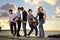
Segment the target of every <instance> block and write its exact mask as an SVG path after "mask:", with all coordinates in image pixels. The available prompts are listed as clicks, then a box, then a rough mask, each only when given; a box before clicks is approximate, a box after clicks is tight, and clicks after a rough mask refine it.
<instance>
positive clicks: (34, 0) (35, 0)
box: [24, 0, 42, 5]
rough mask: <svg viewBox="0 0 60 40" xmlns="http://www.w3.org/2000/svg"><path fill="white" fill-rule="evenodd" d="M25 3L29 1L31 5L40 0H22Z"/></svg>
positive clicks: (36, 3)
mask: <svg viewBox="0 0 60 40" xmlns="http://www.w3.org/2000/svg"><path fill="white" fill-rule="evenodd" d="M24 1H25V2H26V3H29V4H31V5H38V4H39V2H40V1H42V0H24Z"/></svg>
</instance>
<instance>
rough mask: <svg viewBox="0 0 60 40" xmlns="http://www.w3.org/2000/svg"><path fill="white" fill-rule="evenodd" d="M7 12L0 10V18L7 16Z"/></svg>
mask: <svg viewBox="0 0 60 40" xmlns="http://www.w3.org/2000/svg"><path fill="white" fill-rule="evenodd" d="M8 15H9V14H8V13H7V12H0V18H3V17H8Z"/></svg>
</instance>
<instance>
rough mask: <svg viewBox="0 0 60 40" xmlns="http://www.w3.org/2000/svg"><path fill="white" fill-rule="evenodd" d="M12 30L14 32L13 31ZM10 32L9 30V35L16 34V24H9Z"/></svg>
mask: <svg viewBox="0 0 60 40" xmlns="http://www.w3.org/2000/svg"><path fill="white" fill-rule="evenodd" d="M13 28H14V31H13ZM10 30H11V34H16V23H14V22H11V23H10Z"/></svg>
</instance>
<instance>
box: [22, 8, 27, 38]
mask: <svg viewBox="0 0 60 40" xmlns="http://www.w3.org/2000/svg"><path fill="white" fill-rule="evenodd" d="M21 11H22V14H21V15H22V20H23V22H22V26H23V31H24V37H26V36H27V30H26V24H27V12H26V11H25V10H24V8H23V7H21Z"/></svg>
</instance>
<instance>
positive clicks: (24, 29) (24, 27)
mask: <svg viewBox="0 0 60 40" xmlns="http://www.w3.org/2000/svg"><path fill="white" fill-rule="evenodd" d="M23 31H24V36H27V32H26V31H27V30H26V23H23Z"/></svg>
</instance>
